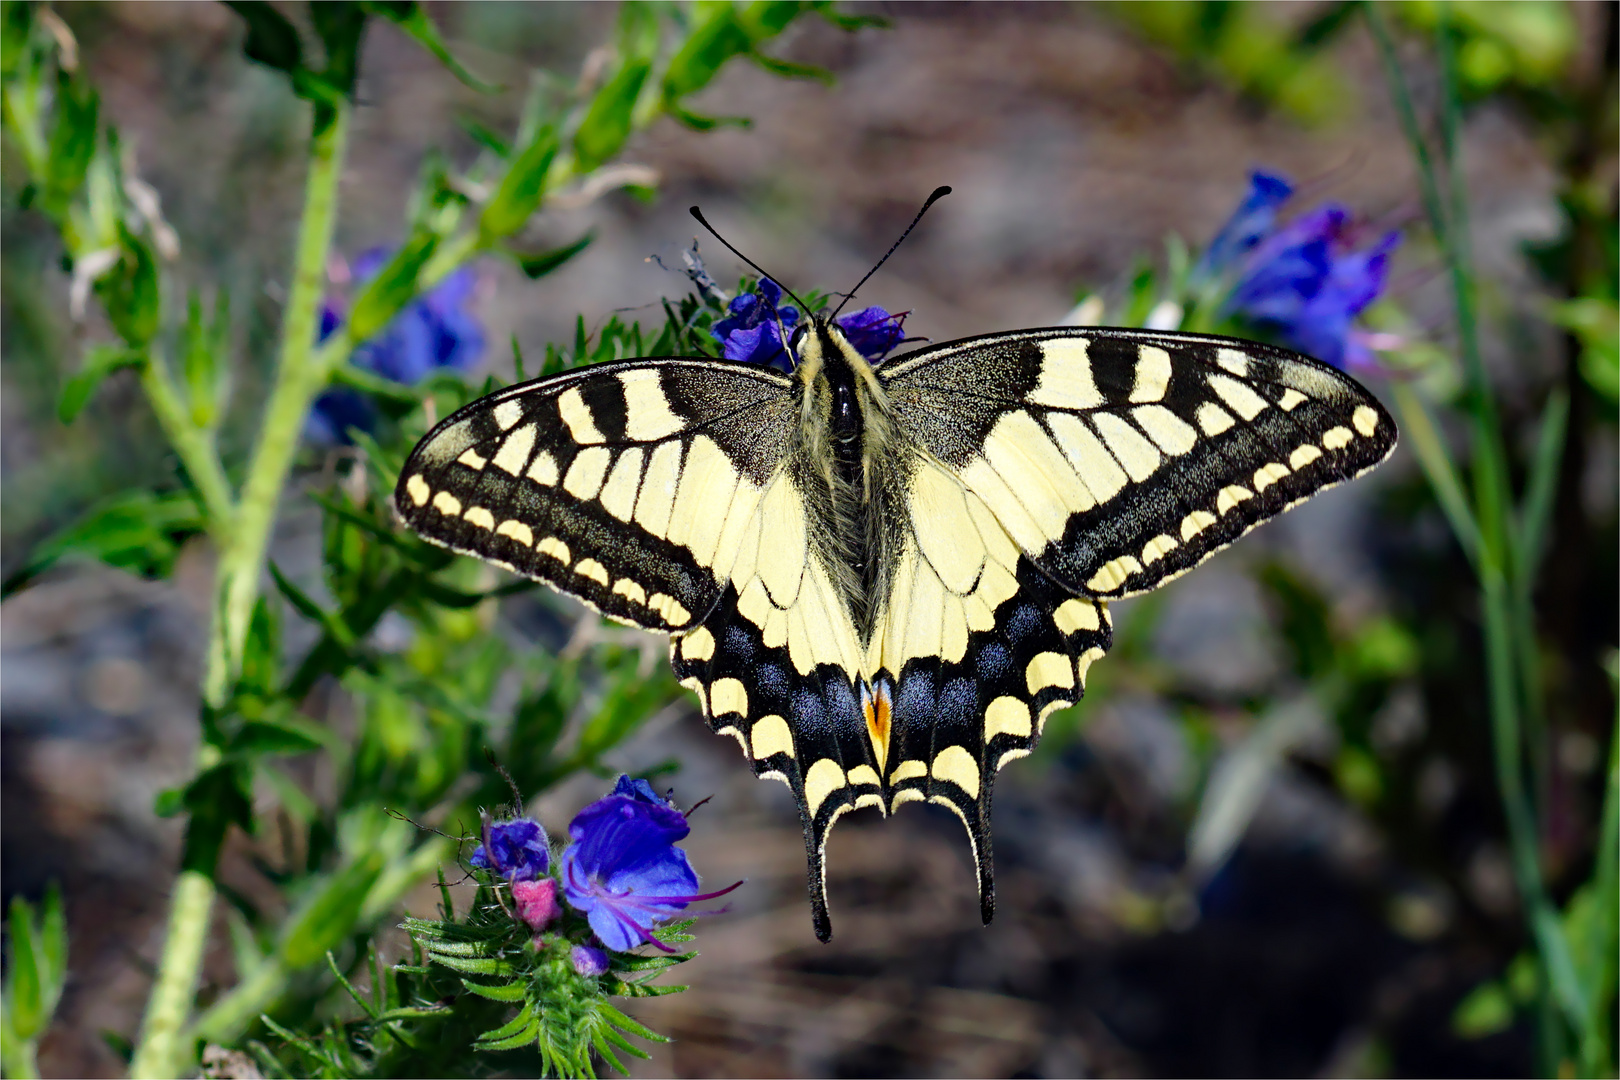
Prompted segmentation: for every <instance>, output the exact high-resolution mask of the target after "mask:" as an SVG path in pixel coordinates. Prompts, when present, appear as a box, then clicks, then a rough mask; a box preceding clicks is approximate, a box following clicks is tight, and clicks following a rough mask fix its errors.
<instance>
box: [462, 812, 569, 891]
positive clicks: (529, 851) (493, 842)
mask: <svg viewBox="0 0 1620 1080" xmlns="http://www.w3.org/2000/svg"><path fill="white" fill-rule="evenodd" d="M468 861H469V862H470V863H472V865H473V866H474V867H475V868H476V869H479V870H489V871H492V872H494V873H495V874H498V875H500V876H501V877H504V878H505V879H506V880H507V881H512V882H516V881H535V880H537V879H538V878H539V877H540V876H541V875H543V874H544V873H545V872H546V871H547V870H549V869H551V849H550V847H549V846H548V845H547V843H546V830H544V829H542V828H541V827H540V823H539V822H538V821H534V820H532V819H530V818H517V819H515V820H512V821H497V822H493V823H490V822H489V821H488V819H487V818H486V819H485V825H484V842H483V843H481V844H479V845H478V846H477V847H476V848H474V849H473V853H472V858H471V859H469V860H468Z"/></svg>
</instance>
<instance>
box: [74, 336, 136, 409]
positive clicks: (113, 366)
mask: <svg viewBox="0 0 1620 1080" xmlns="http://www.w3.org/2000/svg"><path fill="white" fill-rule="evenodd" d="M146 362H147V361H146V354H145V353H143V352H140V351H137V350H135V349H130V348H126V347H124V346H122V345H92V346H91V347H90V348H89V349H88V350H86V352H85V355H84V365H83V366H82V367H81V368H80V369H79V372H78V374H76V375H73V376H71V377H70V378H69V379H68V381H67V382H66V384H64V385H63V387H62V397H61V399H60V400H59V401H58V402H57V404H56V416H57V419H59V420H61V421H62V423H64V424H71V423H73V421H74V420H76V419H78V416H79V413H81V412H83V411H84V407H85V406H86V405H88V404H89V403H90V396H91V395H92V394H94V393H95V392H96V387H98V386H100V385H101V383H102V380H104V379H105V378H106V377H107V376H109V375H111V374H112V373H113V372H115V371H122V370H124V369H125V368H138V367H140V366H141V365H143V364H145V363H146Z"/></svg>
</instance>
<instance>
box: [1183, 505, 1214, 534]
mask: <svg viewBox="0 0 1620 1080" xmlns="http://www.w3.org/2000/svg"><path fill="white" fill-rule="evenodd" d="M1217 520H1218V519H1217V518H1216V517H1215V515H1214V514H1212V513H1210V512H1209V511H1208V510H1194V511H1193V512H1192V513H1190V514H1188V515H1187V516H1186V517H1184V518H1182V519H1181V538H1182V539H1183V540H1191V539H1192V538H1193V537H1195V536H1197V535H1198V534H1199V533H1201V532H1203V531H1204V530H1205V529H1207V528H1209V527H1210V526H1211V525H1213V524H1215V522H1216V521H1217Z"/></svg>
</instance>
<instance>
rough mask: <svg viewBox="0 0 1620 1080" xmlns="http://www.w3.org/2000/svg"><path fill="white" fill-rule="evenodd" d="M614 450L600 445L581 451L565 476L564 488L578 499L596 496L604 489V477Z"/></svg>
mask: <svg viewBox="0 0 1620 1080" xmlns="http://www.w3.org/2000/svg"><path fill="white" fill-rule="evenodd" d="M612 460H613V451H611V450H608V449H605V448H603V447H600V446H589V447H586V448H585V449H584V450H581V451H580V452H579V456H578V457H576V458H574V463H573V464H572V465H570V466H568V475H567V476H565V477H563V490H564V491H566V492H568V494H570V495H572V496H574V497H575V498H577V499H591V498H595V496H596V493H597V492H598V491H600V490H602V478H603V477H604V476H606V475H607V469H608V463H609V462H611V461H612Z"/></svg>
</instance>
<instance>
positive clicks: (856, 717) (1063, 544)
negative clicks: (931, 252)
mask: <svg viewBox="0 0 1620 1080" xmlns="http://www.w3.org/2000/svg"><path fill="white" fill-rule="evenodd" d="M819 325H820V324H819V322H818V326H819ZM822 330H823V331H825V328H824V327H822ZM826 341H827V342H828V343H831V342H832V341H833V339H832V338H831V337H826ZM844 347H845V348H846V349H847V343H846V345H845V346H844ZM803 348H804V346H803V345H802V344H801V356H800V361H801V365H800V369H799V371H798V372H796V373H795V374H794V375H792V376H785V375H781V374H778V373H776V372H774V371H771V370H769V369H765V368H760V367H756V366H751V365H744V364H736V363H729V362H725V361H716V360H708V359H701V358H691V359H663V360H637V361H627V362H622V363H614V364H606V365H600V366H596V367H591V368H585V369H581V370H578V371H575V372H570V373H567V374H564V375H559V376H555V377H552V378H548V379H543V380H539V381H537V382H533V383H529V384H526V385H524V386H519V387H514V388H512V389H509V390H506V391H502V392H500V393H497V394H495V395H492V396H490V397H488V398H485V399H483V400H481V401H478V402H474V403H473V404H471V405H469V406H467V407H466V408H464V409H462V410H460V411H459V412H457V413H456V414H454V415H452V416H451V417H449V418H448V419H447V420H445V421H444V422H443V423H442V424H440V425H439V426H438V427H436V428H435V429H434V430H433V431H432V432H431V433H430V434H429V435H428V436H427V437H426V438H425V439H424V440H423V441H422V443H421V444H420V445H419V446H418V447H417V449H416V450H415V451H414V452H413V454H412V455H411V457H410V459H409V460H408V461H407V463H406V465H405V468H404V470H403V471H402V473H401V476H400V482H399V486H398V489H397V491H396V493H395V502H396V505H397V508H398V511H399V513H400V515H401V517H402V518H403V519H404V521H405V522H406V523H407V524H408V525H410V526H411V527H412V528H413V529H415V530H416V531H418V532H419V533H421V534H422V535H423V536H425V537H427V538H428V539H430V540H433V541H434V542H436V543H440V544H444V545H445V546H448V547H451V548H453V549H455V550H457V551H461V552H464V553H467V554H472V555H476V556H479V557H482V558H485V559H489V560H491V561H494V562H496V563H498V564H500V565H502V566H506V567H508V568H510V569H512V570H514V571H516V572H518V573H521V574H525V575H527V576H530V577H533V578H538V579H540V580H542V581H545V582H547V583H549V584H551V585H553V586H555V587H556V588H558V589H561V590H563V591H565V592H568V593H571V594H573V595H576V596H578V597H580V598H581V599H583V600H585V601H586V602H587V603H589V604H591V605H592V606H594V607H596V608H597V609H598V610H600V611H602V612H604V613H605V614H607V615H609V616H611V617H613V618H616V619H619V620H622V621H624V622H628V623H631V624H633V625H636V626H640V627H644V628H646V629H649V630H657V631H663V632H666V633H669V634H670V635H671V636H672V641H671V644H670V659H671V663H672V665H673V667H674V669H675V672H676V674H677V676H678V677H679V678H680V679H681V681H682V683H683V684H684V685H686V686H688V687H690V688H691V689H692V690H693V691H694V692H695V693H696V694H697V696H698V698H699V699H700V701H701V703H702V708H703V713H704V716H705V718H706V719H707V721H708V723H709V725H710V726H711V728H713V729H714V730H715V731H717V732H719V733H721V734H725V735H729V736H732V737H733V738H735V739H736V740H737V742H738V743H739V744H740V745H741V747H742V750H743V753H744V754H745V756H746V757H747V758H748V760H749V761H750V762H751V764H752V766H753V769H754V771H755V773H756V774H758V775H760V776H762V777H770V778H773V779H779V780H782V781H783V782H784V783H786V784H787V785H788V787H789V788H790V789H791V791H792V793H793V797H794V799H795V801H796V802H797V804H798V808H799V812H800V817H801V820H802V823H803V828H804V841H805V847H806V853H807V856H808V879H809V881H808V883H809V890H810V897H811V904H812V909H813V915H814V920H815V928H816V933H817V936H819V937H821V938H822V939H823V940H826V939H827V938H828V937H830V935H831V921H830V918H829V916H828V910H827V903H826V895H825V876H826V874H825V866H826V845H827V838H828V835H829V833H830V831H831V829H832V827H833V825H834V823H835V822H836V821H837V820H838V818H839V817H840V816H841V815H843V814H844V813H846V812H847V811H849V810H851V809H856V808H861V807H868V806H870V807H875V808H878V809H879V810H880V812H882V813H885V814H887V813H889V812H892V811H893V810H895V809H896V808H898V807H899V806H901V805H903V804H904V803H906V802H911V801H928V802H933V803H937V804H941V805H943V806H945V807H947V808H949V809H951V810H952V811H954V812H955V813H956V814H957V815H958V816H959V817H960V818H961V819H962V821H963V823H964V824H965V825H966V827H967V831H968V834H969V836H970V838H971V841H972V845H973V854H974V858H975V861H976V864H977V866H978V877H979V888H980V906H981V912H982V915H983V917H984V919H985V921H989V919H990V916H991V914H992V912H993V909H994V891H993V879H992V859H991V850H990V839H991V836H990V804H991V789H992V786H993V782H994V779H995V774H996V772H997V770H998V769H999V768H1000V767H1001V766H1002V765H1004V764H1006V763H1007V762H1008V761H1010V760H1013V759H1016V758H1018V757H1022V756H1024V755H1025V754H1027V753H1029V751H1030V750H1031V749H1032V748H1033V747H1034V745H1035V743H1036V741H1037V740H1038V738H1039V737H1040V734H1041V729H1042V727H1043V726H1044V724H1045V723H1046V720H1047V718H1048V717H1049V716H1050V715H1051V714H1052V713H1053V712H1054V711H1056V710H1057V709H1059V708H1062V707H1065V706H1067V705H1070V704H1072V703H1074V702H1076V701H1078V700H1079V699H1080V696H1081V695H1082V693H1083V692H1084V688H1085V679H1086V675H1087V671H1088V669H1089V667H1090V665H1091V664H1092V663H1093V662H1094V661H1095V660H1096V659H1097V658H1099V657H1101V656H1102V655H1103V654H1104V653H1105V652H1106V651H1107V649H1108V647H1109V644H1110V641H1111V630H1112V624H1111V622H1110V618H1109V613H1108V606H1107V605H1108V601H1110V600H1112V599H1117V598H1121V597H1125V596H1130V595H1134V594H1136V593H1140V592H1143V591H1146V590H1148V589H1151V588H1153V587H1155V586H1156V585H1159V584H1161V583H1163V582H1164V581H1166V580H1168V579H1170V578H1172V577H1174V576H1176V575H1178V574H1180V573H1183V572H1185V571H1186V570H1188V569H1191V568H1192V567H1193V566H1195V565H1197V564H1198V563H1199V562H1201V561H1203V560H1204V559H1205V558H1207V557H1208V556H1209V555H1211V554H1212V553H1214V552H1215V551H1217V550H1220V549H1221V548H1223V547H1225V546H1227V545H1228V544H1230V543H1231V542H1232V541H1234V540H1235V539H1237V538H1238V537H1239V536H1241V535H1242V534H1243V533H1245V532H1247V531H1248V530H1249V529H1252V528H1253V527H1255V526H1256V525H1257V524H1259V523H1261V522H1262V521H1264V520H1266V519H1267V518H1269V517H1272V516H1274V515H1276V514H1278V513H1280V512H1281V511H1283V510H1285V509H1287V508H1288V507H1289V506H1292V505H1293V504H1295V503H1297V502H1299V501H1300V500H1302V499H1304V498H1307V497H1309V496H1310V495H1312V494H1314V493H1316V492H1318V491H1320V490H1322V489H1324V488H1327V487H1330V486H1332V485H1333V484H1336V483H1339V482H1341V481H1343V480H1347V479H1349V478H1351V477H1353V476H1355V475H1357V474H1359V473H1361V472H1364V471H1366V470H1367V469H1369V468H1371V467H1372V466H1374V465H1376V464H1377V463H1378V462H1380V461H1382V460H1383V459H1384V458H1385V457H1386V456H1387V455H1388V454H1389V452H1390V450H1391V449H1392V448H1393V446H1394V444H1395V427H1394V424H1393V422H1392V421H1391V420H1390V418H1389V415H1388V414H1387V413H1386V412H1385V411H1384V409H1383V408H1382V407H1381V406H1380V405H1379V404H1378V402H1377V401H1376V400H1375V399H1374V398H1373V397H1372V396H1371V395H1370V394H1369V393H1367V391H1365V390H1364V389H1363V388H1362V387H1360V386H1359V385H1357V384H1356V383H1355V382H1354V381H1353V380H1351V379H1350V378H1348V377H1346V376H1345V375H1343V374H1342V373H1340V372H1338V371H1336V370H1334V369H1332V368H1330V367H1327V366H1326V365H1323V364H1320V363H1318V362H1316V361H1314V360H1310V359H1308V358H1306V357H1303V356H1300V355H1298V354H1295V353H1291V352H1288V351H1286V350H1281V349H1276V348H1272V347H1269V346H1264V345H1257V344H1254V343H1250V342H1243V341H1236V340H1232V339H1226V338H1215V337H1206V336H1197V335H1188V334H1175V333H1156V332H1151V331H1134V330H1111V329H1091V328H1072V327H1068V328H1055V329H1050V330H1033V331H1021V332H1015V333H1007V334H998V335H991V336H987V337H981V338H973V339H968V340H964V341H959V342H952V343H948V344H943V345H938V346H933V347H929V348H925V349H922V350H919V351H917V352H914V353H911V354H908V355H906V356H902V357H899V358H896V359H893V360H890V361H888V362H887V363H885V364H883V365H881V366H879V367H877V368H875V369H871V368H866V369H864V374H862V375H861V380H863V383H862V385H865V386H866V387H867V389H865V390H863V391H861V393H862V394H864V395H865V396H864V397H863V398H862V399H861V400H863V401H864V402H865V403H866V404H865V405H864V406H863V408H865V409H866V410H867V412H866V414H865V416H864V419H863V420H862V421H861V422H860V424H861V426H860V429H859V430H860V439H861V444H860V447H859V449H858V452H859V454H860V455H861V456H860V458H859V460H860V461H861V464H860V466H859V469H858V475H854V476H853V477H852V476H851V475H849V469H848V464H849V462H850V460H851V458H850V457H849V456H848V454H847V453H846V456H845V458H844V459H843V461H844V466H843V468H844V472H843V473H842V474H840V471H839V470H840V466H839V465H838V462H837V461H835V460H834V455H835V451H834V449H833V445H832V441H830V440H829V438H828V437H827V431H828V430H830V427H829V424H830V423H831V422H830V421H829V419H828V415H827V414H825V413H818V411H817V409H818V408H820V406H818V404H817V403H818V402H822V401H824V400H826V395H819V396H818V390H817V383H816V380H817V378H818V377H820V378H823V379H824V381H825V377H824V376H817V375H816V374H815V372H816V371H817V370H819V366H818V364H817V363H806V362H805V354H804V352H803ZM847 351H848V353H849V357H848V359H849V363H850V365H851V366H850V367H846V369H845V370H846V373H847V372H848V371H849V370H851V368H852V366H853V365H854V364H856V363H858V362H859V357H858V355H856V354H854V353H853V350H847ZM835 366H836V365H835ZM850 385H854V383H850Z"/></svg>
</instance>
